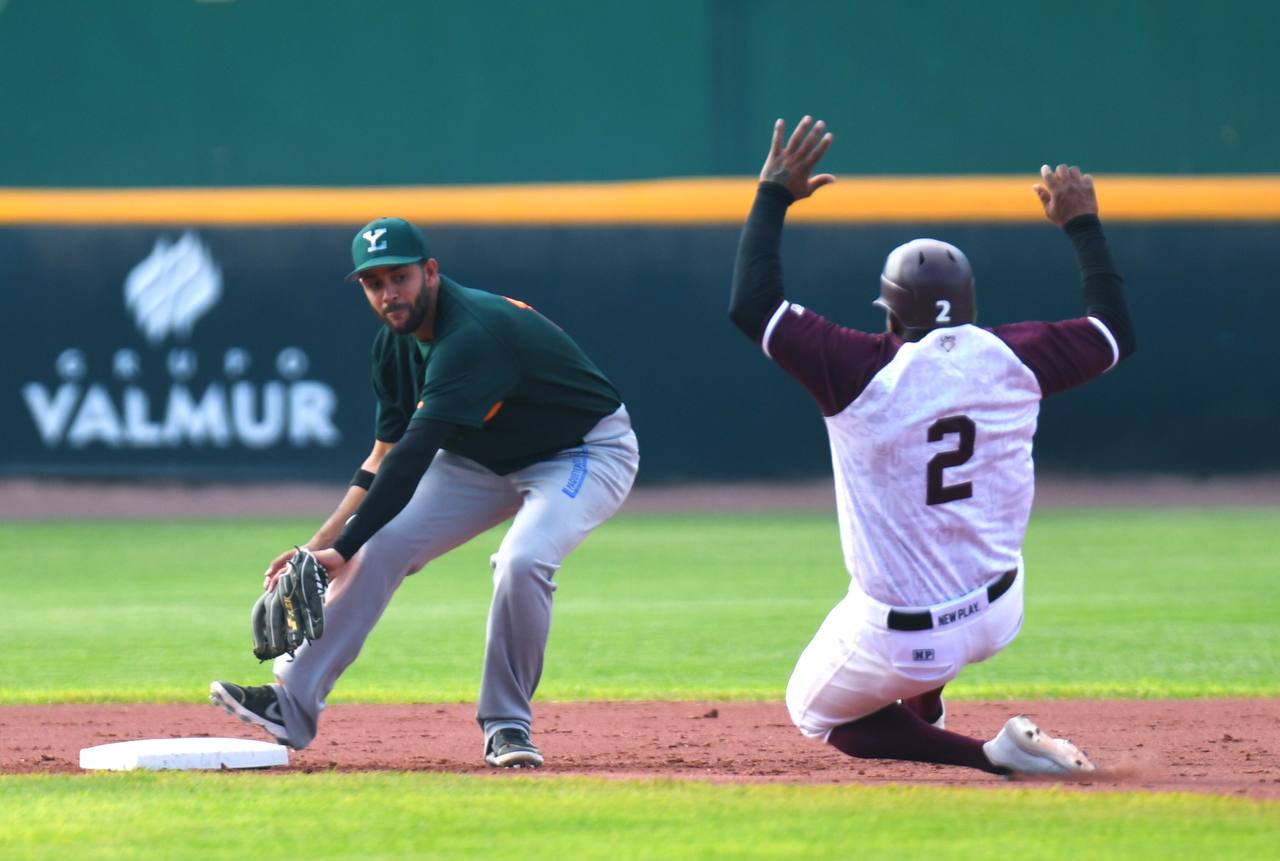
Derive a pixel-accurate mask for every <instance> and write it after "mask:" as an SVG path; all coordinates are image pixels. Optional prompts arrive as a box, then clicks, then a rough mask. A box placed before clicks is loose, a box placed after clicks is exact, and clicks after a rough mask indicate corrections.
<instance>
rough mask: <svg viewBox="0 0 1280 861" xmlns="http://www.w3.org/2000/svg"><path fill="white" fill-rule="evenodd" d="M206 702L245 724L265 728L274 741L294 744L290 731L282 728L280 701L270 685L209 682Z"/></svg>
mask: <svg viewBox="0 0 1280 861" xmlns="http://www.w3.org/2000/svg"><path fill="white" fill-rule="evenodd" d="M209 702H211V703H213V704H214V705H215V706H222V708H223V711H225V712H226V713H227V714H229V715H234V716H235V717H238V718H240V720H242V721H244V722H245V723H251V724H253V725H254V726H260V727H262V728H263V729H265V730H266V731H267V732H268V733H269V734H270V735H271V737H272V738H274V739H275V740H276V742H277V743H279V744H283V745H285V746H287V747H293V745H291V744H290V743H289V733H288V731H287V730H285V728H284V715H283V714H281V713H280V700H279V699H278V698H277V697H276V690H275V688H273V687H272V686H271V685H258V686H256V687H249V688H244V687H241V686H240V685H233V684H232V683H231V682H214V683H213V684H211V685H209Z"/></svg>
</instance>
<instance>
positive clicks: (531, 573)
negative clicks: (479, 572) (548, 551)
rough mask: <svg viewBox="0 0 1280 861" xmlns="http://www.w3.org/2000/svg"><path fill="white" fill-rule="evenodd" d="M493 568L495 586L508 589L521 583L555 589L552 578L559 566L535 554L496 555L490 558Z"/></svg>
mask: <svg viewBox="0 0 1280 861" xmlns="http://www.w3.org/2000/svg"><path fill="white" fill-rule="evenodd" d="M489 565H490V566H491V567H492V568H493V585H494V586H495V587H497V586H500V585H504V584H505V585H506V586H508V587H510V586H514V585H517V584H521V583H528V584H535V585H540V586H542V587H544V588H550V589H555V583H554V581H553V580H552V578H553V577H554V576H555V573H556V571H558V570H559V569H560V566H559V565H556V564H554V563H551V562H547V561H545V560H543V559H540V558H539V557H538V556H537V555H536V554H533V553H520V552H517V553H495V554H493V556H491V557H489Z"/></svg>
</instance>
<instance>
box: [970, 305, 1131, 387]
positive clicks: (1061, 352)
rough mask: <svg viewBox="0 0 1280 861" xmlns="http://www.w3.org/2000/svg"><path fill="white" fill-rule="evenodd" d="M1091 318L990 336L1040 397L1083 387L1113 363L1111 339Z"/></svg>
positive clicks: (1016, 326) (1003, 329)
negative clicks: (1028, 375)
mask: <svg viewBox="0 0 1280 861" xmlns="http://www.w3.org/2000/svg"><path fill="white" fill-rule="evenodd" d="M1104 329H1105V324H1103V323H1102V322H1101V321H1100V320H1096V319H1094V318H1091V317H1080V318H1077V319H1075V320H1062V321H1061V322H1057V323H1011V324H1009V325H1007V326H996V327H995V328H994V329H992V330H991V332H992V333H993V334H994V335H995V336H996V337H997V338H999V339H1000V340H1001V341H1004V342H1005V344H1007V345H1008V347H1009V349H1011V350H1013V352H1014V355H1016V356H1017V357H1018V359H1019V360H1020V361H1021V362H1022V364H1024V365H1026V366H1027V367H1028V368H1030V369H1031V372H1032V373H1034V374H1035V375H1036V380H1037V381H1039V383H1040V393H1041V397H1046V398H1047V397H1049V395H1055V394H1057V393H1058V392H1063V391H1066V390H1067V389H1070V388H1074V387H1075V386H1078V385H1080V384H1082V383H1087V382H1088V381H1089V380H1092V379H1093V378H1094V377H1096V376H1099V375H1101V374H1102V373H1104V372H1106V371H1109V370H1110V369H1111V367H1112V366H1113V365H1115V363H1116V359H1117V355H1116V345H1115V339H1114V338H1113V337H1109V330H1108V331H1107V332H1106V333H1105V334H1104Z"/></svg>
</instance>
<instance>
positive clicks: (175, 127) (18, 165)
mask: <svg viewBox="0 0 1280 861" xmlns="http://www.w3.org/2000/svg"><path fill="white" fill-rule="evenodd" d="M1277 30H1280V11H1278V10H1277V7H1276V5H1275V4H1274V3H1271V2H1269V0H1220V2H1215V3H1204V2H1199V0H1161V2H1150V0H1129V2H1119V3H1117V2H1110V0H1080V2H1076V3H1073V4H1071V6H1070V9H1069V10H1066V9H1063V8H1062V7H1061V6H1059V5H1057V4H1048V3H1016V2H1007V0H974V2H969V3H954V2H950V0H911V2H905V3H868V2H858V0H797V2H791V3H787V4H786V6H785V8H784V7H781V6H779V4H777V3H776V2H769V0H645V2H641V3H599V2H592V0H549V2H539V3H530V2H524V0H486V2H484V3H456V2H443V0H382V2H379V3H376V4H370V3H366V2H359V0H230V2H226V0H221V1H220V2H192V0H116V2H110V3H106V2H85V0H5V2H3V3H0V80H2V81H4V82H5V85H4V86H3V87H0V117H3V119H4V124H5V134H3V135H0V186H3V185H8V186H112V185H123V186H173V185H181V186H188V185H197V186H220V185H355V186H360V185H388V184H425V185H436V184H440V183H469V182H531V181H548V182H568V181H584V180H608V179H634V178H647V177H660V176H725V175H728V176H733V175H743V174H749V173H751V172H753V171H755V170H756V169H757V168H758V167H759V162H760V158H761V154H762V152H763V147H764V144H765V141H766V139H767V135H768V130H769V126H770V123H771V122H772V121H773V119H774V118H775V117H778V116H785V117H798V116H799V115H800V114H802V113H804V112H811V113H813V114H815V115H817V116H823V117H825V118H826V119H827V120H829V121H830V123H831V127H832V129H833V130H834V131H835V132H836V134H837V135H838V136H839V137H840V145H839V146H838V147H837V148H836V149H835V150H834V151H833V152H832V153H831V157H830V160H829V165H830V167H831V168H832V169H833V170H836V171H838V172H840V173H844V174H852V173H861V174H918V173H928V174H950V173H962V174H967V173H1010V172H1019V171H1025V170H1034V169H1035V168H1036V167H1037V166H1038V165H1039V164H1040V163H1041V162H1042V161H1051V160H1052V161H1065V160H1071V161H1073V162H1078V163H1081V164H1085V165H1088V166H1089V167H1091V168H1092V169H1094V170H1097V171H1100V172H1107V173H1133V172H1139V173H1221V172H1230V173H1268V172H1275V170H1276V151H1277V150H1276V143H1277V140H1278V138H1280V115H1277V113H1276V111H1274V110H1272V109H1270V108H1269V107H1268V106H1270V105H1273V104H1274V102H1275V90H1276V83H1277V81H1278V80H1280V59H1278V58H1277V55H1276V52H1275V51H1274V48H1273V42H1274V36H1275V33H1276V32H1277Z"/></svg>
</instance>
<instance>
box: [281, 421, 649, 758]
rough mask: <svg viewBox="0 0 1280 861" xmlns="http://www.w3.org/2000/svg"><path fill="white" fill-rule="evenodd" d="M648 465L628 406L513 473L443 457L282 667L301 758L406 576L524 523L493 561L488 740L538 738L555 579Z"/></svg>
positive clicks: (284, 703) (286, 708)
mask: <svg viewBox="0 0 1280 861" xmlns="http://www.w3.org/2000/svg"><path fill="white" fill-rule="evenodd" d="M639 463H640V454H639V448H638V446H637V443H636V436H635V433H634V432H633V431H632V430H631V419H630V417H629V416H628V415H627V411H626V408H625V407H620V408H619V409H618V411H617V412H615V413H613V414H612V415H610V416H606V417H605V418H603V419H601V420H600V422H599V423H598V424H597V425H596V426H595V427H594V428H592V430H591V432H590V433H588V434H587V435H586V437H585V440H584V443H583V445H582V446H581V447H579V448H573V449H567V450H565V451H562V452H560V453H559V454H557V455H555V456H554V457H552V458H550V459H548V460H544V461H540V462H538V463H535V464H533V465H532V466H528V467H525V468H524V469H521V470H518V471H516V472H513V473H511V474H509V475H501V476H500V475H495V474H494V473H492V472H490V471H489V470H487V469H485V468H484V467H482V466H480V465H479V464H477V463H475V462H474V461H471V460H468V459H466V458H464V457H459V456H458V455H455V454H450V453H449V452H445V451H442V452H440V453H438V454H437V455H436V458H435V460H434V461H432V463H431V467H430V469H428V470H427V472H426V474H425V475H424V476H423V477H422V482H421V484H419V485H418V489H417V490H416V491H415V492H414V495H413V498H412V499H410V501H409V503H408V505H406V506H405V507H404V509H403V510H402V511H401V512H400V513H399V514H398V515H396V516H395V518H393V519H392V520H391V522H389V523H388V524H387V525H386V526H384V527H383V528H382V529H380V530H378V532H377V533H376V534H375V535H374V536H373V537H372V538H371V539H369V541H368V543H366V544H365V545H364V547H362V548H361V549H360V551H359V552H357V553H356V555H355V556H354V557H352V559H351V561H350V562H349V563H348V564H347V569H346V570H345V571H344V572H343V576H344V577H345V578H351V579H350V581H349V582H348V583H346V584H345V585H344V587H343V589H342V590H341V592H340V593H338V594H336V595H335V596H334V598H333V600H331V601H330V602H329V603H328V604H326V606H325V628H324V636H322V637H321V638H320V639H318V640H315V641H312V642H310V643H306V644H304V645H303V646H302V647H301V648H300V649H298V651H297V654H296V655H295V657H294V659H293V660H292V661H290V660H288V659H287V658H283V657H281V658H278V659H277V660H276V662H275V667H274V669H275V674H276V677H277V678H278V679H279V680H280V682H281V684H278V685H276V686H275V687H276V693H277V694H278V695H279V699H280V708H281V712H282V713H283V715H284V725H285V728H286V729H287V730H288V732H289V742H290V744H291V745H292V746H293V747H295V748H298V749H301V748H304V747H306V746H307V745H309V744H310V743H311V742H312V740H314V739H315V737H316V732H317V729H318V726H319V721H320V713H321V712H322V711H323V710H324V707H325V698H326V697H327V696H328V695H329V692H330V691H331V690H333V686H334V684H335V683H336V682H337V680H338V676H340V675H342V672H343V670H345V669H346V668H347V667H348V666H350V665H351V662H352V661H354V660H355V659H356V656H357V655H358V654H359V653H360V648H361V647H362V646H363V645H364V641H365V638H366V637H367V636H368V635H369V632H370V631H371V630H372V629H373V626H374V625H375V624H376V623H377V621H378V619H379V618H380V617H381V616H382V613H383V611H384V610H385V609H386V607H387V604H388V603H389V602H390V600H391V596H392V594H393V593H394V592H395V591H396V589H397V587H399V585H400V583H401V582H402V581H403V580H404V578H405V577H407V576H408V575H410V574H412V573H413V572H415V571H417V570H419V569H420V568H422V567H423V566H424V565H426V564H427V563H428V562H430V561H431V560H432V559H435V558H436V557H437V556H441V555H443V554H445V553H447V552H448V551H450V550H452V549H453V548H455V547H457V546H459V545H461V544H464V543H466V542H467V541H469V540H470V539H472V538H474V537H475V536H476V535H479V534H480V533H481V532H484V531H485V530H487V529H490V528H492V527H494V526H496V525H498V524H499V523H502V522H503V521H504V520H506V519H507V518H509V517H512V516H513V515H514V518H515V519H514V520H513V521H512V523H511V528H510V529H508V530H507V534H506V537H504V538H503V540H502V543H501V545H499V547H498V551H497V552H496V553H494V554H493V556H491V557H490V559H489V562H490V565H491V567H492V569H493V602H492V604H491V605H490V607H489V622H488V629H487V637H486V642H485V656H484V673H483V676H482V677H481V681H480V698H479V701H478V703H477V709H476V719H477V721H479V723H480V725H481V727H482V728H483V729H484V733H485V740H486V741H487V740H488V738H489V737H490V736H492V735H493V733H495V732H497V731H498V730H499V729H503V728H507V727H520V728H523V729H525V730H526V731H527V730H529V728H530V725H531V722H532V719H533V712H532V709H531V707H530V700H531V699H532V698H533V692H534V691H535V690H536V689H537V687H538V680H539V678H540V677H541V676H542V658H543V653H544V651H545V650H546V645H547V635H548V633H549V632H550V630H551V596H552V593H553V592H555V589H556V584H555V581H554V579H553V578H554V576H555V573H556V571H557V570H559V568H560V564H561V563H562V562H563V561H564V559H565V557H566V556H568V555H569V553H570V552H572V551H573V549H574V548H575V547H577V546H578V545H579V544H580V543H582V540H583V539H584V538H586V537H587V535H588V533H590V532H591V530H593V529H595V528H596V527H597V526H599V525H600V524H601V523H603V522H604V521H606V520H608V519H609V518H610V517H611V516H612V515H613V514H614V512H616V511H617V510H618V508H619V507H620V506H621V505H622V502H623V500H625V499H626V498H627V494H628V493H629V492H630V490H631V483H632V481H633V480H634V478H635V474H636V469H637V467H638V466H639Z"/></svg>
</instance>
